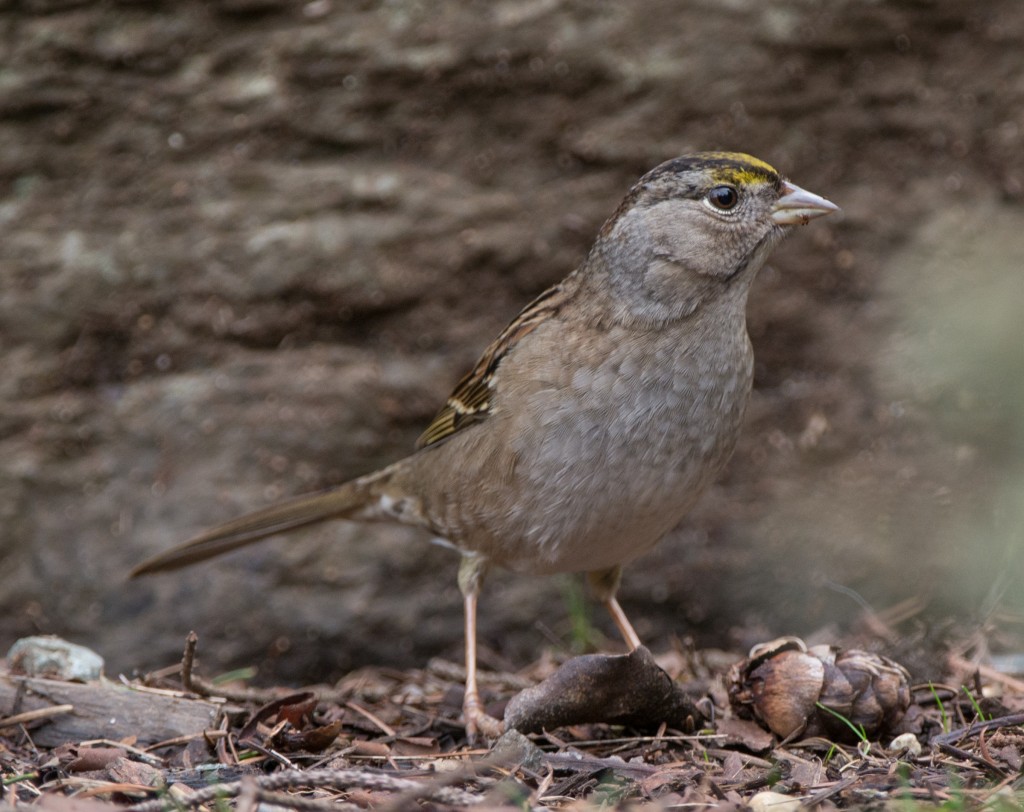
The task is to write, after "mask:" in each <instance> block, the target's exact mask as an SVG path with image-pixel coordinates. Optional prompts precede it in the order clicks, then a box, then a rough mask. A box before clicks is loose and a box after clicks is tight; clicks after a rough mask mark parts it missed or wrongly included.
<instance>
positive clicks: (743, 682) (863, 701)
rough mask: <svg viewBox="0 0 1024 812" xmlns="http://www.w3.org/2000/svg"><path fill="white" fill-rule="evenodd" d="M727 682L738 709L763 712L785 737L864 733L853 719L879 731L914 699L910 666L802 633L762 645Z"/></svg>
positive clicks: (867, 731)
mask: <svg viewBox="0 0 1024 812" xmlns="http://www.w3.org/2000/svg"><path fill="white" fill-rule="evenodd" d="M728 683H729V684H728V688H729V701H730V702H731V704H732V707H733V709H734V710H735V711H736V713H737V715H738V716H741V717H743V718H746V719H749V718H751V717H753V718H755V719H757V720H758V721H759V722H761V723H762V724H763V725H765V726H766V727H767V728H768V729H769V730H771V731H772V732H773V733H775V734H776V735H777V736H779V737H780V738H783V739H786V738H790V737H792V736H797V735H802V736H827V737H829V738H830V739H833V740H835V741H848V742H853V741H857V739H858V738H859V736H858V734H857V733H856V732H854V730H853V729H851V727H850V724H852V725H853V726H854V727H856V728H857V729H858V730H861V731H862V732H863V733H864V735H865V736H867V737H869V738H874V737H877V736H879V735H882V734H884V733H886V732H891V731H892V730H893V729H894V728H895V727H896V725H897V724H898V723H899V721H900V720H901V719H902V718H903V715H904V714H905V713H906V711H907V708H908V707H909V706H910V675H909V674H908V673H907V671H906V669H905V668H903V666H901V665H899V664H898V663H896V662H893V661H892V660H890V659H888V658H887V657H883V656H881V655H879V654H871V653H869V652H867V651H859V650H857V649H850V650H849V651H843V650H842V649H839V648H836V647H834V646H814V647H812V648H810V649H808V648H807V646H806V645H805V644H804V642H803V641H802V640H800V639H799V638H796V637H783V638H779V639H778V640H773V641H772V642H771V643H765V644H762V645H760V646H755V647H754V648H753V649H752V650H751V652H750V656H749V657H748V658H747V659H746V660H743V661H741V662H738V663H736V664H735V665H734V666H733V667H732V668H730V669H729V676H728ZM830 711H831V712H830ZM844 720H847V721H848V722H849V723H850V724H847V721H844Z"/></svg>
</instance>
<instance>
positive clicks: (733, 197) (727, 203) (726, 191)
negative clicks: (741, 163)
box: [708, 186, 740, 211]
mask: <svg viewBox="0 0 1024 812" xmlns="http://www.w3.org/2000/svg"><path fill="white" fill-rule="evenodd" d="M739 200H740V196H739V194H737V192H736V190H735V189H734V188H732V187H731V186H716V187H715V188H714V189H712V190H711V191H710V192H708V202H709V203H710V204H711V205H712V206H714V207H715V208H716V209H721V210H722V211H729V209H733V208H735V207H736V204H737V203H739Z"/></svg>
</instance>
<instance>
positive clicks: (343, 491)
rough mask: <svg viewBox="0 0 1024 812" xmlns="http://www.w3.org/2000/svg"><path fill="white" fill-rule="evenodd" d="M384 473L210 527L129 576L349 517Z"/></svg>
mask: <svg viewBox="0 0 1024 812" xmlns="http://www.w3.org/2000/svg"><path fill="white" fill-rule="evenodd" d="M386 474H387V469H385V471H381V472H378V473H377V474H370V475H369V476H365V477H361V478H360V479H354V480H352V481H351V482H346V483H345V484H344V485H340V486H339V487H337V488H332V489H331V490H328V491H321V492H320V493H312V494H307V495H305V496H297V497H295V498H294V499H288V500H287V501H284V502H280V503H279V504H276V505H272V506H270V507H268V508H264V509H263V510H257V511H255V512H253V513H249V514H246V515H245V516H240V517H239V518H237V519H233V520H232V521H230V522H225V523H224V524H221V525H218V526H217V527H212V528H210V529H209V530H206V531H204V532H202V533H200V534H199V535H198V536H196V537H195V538H192V539H189V540H188V541H186V542H185V543H184V544H181V545H179V546H177V547H172V548H171V549H170V550H166V551H164V552H162V553H159V554H158V555H155V556H153V557H152V558H150V559H147V560H146V561H143V562H142V563H141V564H139V565H138V566H137V567H135V568H134V569H132V571H131V575H130V577H132V578H135V577H137V576H139V575H148V574H149V573H152V572H164V571H166V570H175V569H179V568H181V567H187V566H189V565H190V564H195V563H197V562H199V561H205V560H206V559H208V558H213V557H214V556H218V555H221V554H222V553H227V552H230V551H231V550H235V549H237V548H238V547H244V546H245V545H246V544H252V543H253V542H254V541H259V540H260V539H264V538H266V537H267V536H273V535H276V534H278V533H286V532H288V531H289V530H295V529H297V528H299V527H305V526H307V525H310V524H316V523H318V522H323V521H327V520H328V519H341V518H344V517H346V516H352V515H353V514H356V513H358V512H359V511H360V509H361V508H364V507H367V506H368V504H369V503H370V502H371V501H373V500H375V499H376V498H377V490H376V488H375V487H374V485H376V484H378V483H379V482H380V481H381V480H382V479H386V478H387V477H386Z"/></svg>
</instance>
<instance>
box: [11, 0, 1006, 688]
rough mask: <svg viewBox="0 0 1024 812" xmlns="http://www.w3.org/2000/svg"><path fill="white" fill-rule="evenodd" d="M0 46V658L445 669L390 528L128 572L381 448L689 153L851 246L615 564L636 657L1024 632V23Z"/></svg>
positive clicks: (468, 16) (205, 28)
mask: <svg viewBox="0 0 1024 812" xmlns="http://www.w3.org/2000/svg"><path fill="white" fill-rule="evenodd" d="M0 25H2V30H3V43H4V44H3V50H4V58H3V64H4V72H3V76H4V80H3V81H2V82H0V181H2V190H3V191H2V194H3V198H2V200H0V222H2V223H3V242H2V246H3V248H2V251H0V254H2V269H3V270H2V278H3V282H2V284H3V288H2V298H0V336H2V337H0V368H2V369H3V371H4V374H3V375H2V376H0V399H2V403H3V407H2V409H0V511H2V513H0V516H2V521H0V641H8V642H10V641H13V640H14V639H15V638H17V637H19V636H21V635H24V634H27V633H30V632H34V631H44V632H56V633H60V634H62V635H64V636H66V637H70V638H72V639H74V640H76V641H78V642H82V643H85V644H88V645H91V646H92V647H93V648H95V649H97V650H99V651H100V652H101V653H102V654H104V656H105V657H106V658H107V661H108V670H110V671H111V672H112V673H116V672H117V671H118V670H125V669H132V668H147V667H151V666H154V665H156V664H158V663H163V662H167V661H168V660H170V659H172V658H173V657H174V656H176V652H177V651H178V649H179V648H180V641H181V639H182V638H183V637H184V634H185V632H186V631H187V630H188V629H190V628H196V629H198V630H199V631H200V632H201V634H202V635H203V639H204V641H205V648H204V653H205V657H206V661H207V664H208V666H209V667H210V668H211V669H212V668H227V667H233V666H237V665H249V664H256V665H258V666H259V668H260V669H261V677H262V679H264V680H265V681H269V680H275V679H276V680H286V681H291V682H292V683H300V682H308V681H311V680H315V679H323V680H329V679H332V678H336V677H338V676H339V675H341V674H344V673H345V672H346V671H348V670H349V669H351V668H353V667H356V666H358V665H361V664H366V663H372V664H376V665H381V664H387V663H391V664H398V665H403V666H409V665H421V664H422V663H424V662H426V660H427V659H428V658H429V657H430V656H433V655H437V654H443V655H445V656H448V657H451V658H454V659H457V657H458V651H459V645H460V643H459V640H460V638H461V630H460V620H459V618H460V606H459V601H458V597H457V592H456V590H455V587H454V561H453V560H452V559H451V557H450V555H449V554H448V553H446V552H445V551H443V550H439V549H435V548H432V547H428V546H427V545H425V544H424V543H423V540H422V539H421V538H419V537H418V536H415V535H414V534H412V533H409V532H406V531H403V530H398V529H390V528H383V527H379V528H378V527H374V528H360V527H352V526H337V527H329V528H323V529H319V530H316V531H313V532H310V533H308V534H306V535H305V536H304V537H303V538H302V539H301V540H297V541H296V543H292V544H288V545H287V546H285V545H284V544H283V543H277V544H268V545H265V546H262V547H259V548H257V549H254V550H252V551H251V552H247V553H245V554H242V555H239V556H237V557H235V558H234V559H232V560H230V561H225V562H223V563H218V564H213V565H209V566H205V567H202V568H198V569H196V570H193V571H188V572H187V573H184V574H179V575H175V576H171V577H166V578H162V579H155V580H151V581H146V582H142V583H125V581H124V573H125V572H126V571H127V570H128V569H129V567H130V566H131V565H132V564H133V563H135V562H137V561H138V560H140V559H141V558H142V557H144V556H145V555H147V554H149V553H152V552H154V551H155V550H156V549H158V548H162V547H165V546H167V545H169V544H171V543H173V542H175V541H178V540H181V539H182V538H185V537H187V536H188V535H190V534H191V533H193V532H194V531H196V530H197V529H199V528H201V527H203V526H204V525H207V524H209V523H211V522H213V521H216V520H219V519H224V518H227V517H229V516H231V515H232V514H234V513H236V512H239V511H241V510H244V509H248V508H252V507H255V506H259V505H261V504H264V503H265V502H267V501H269V500H271V499H273V498H276V497H279V496H281V495H284V494H290V493H296V492H300V491H303V490H309V489H312V488H315V487H319V486H322V485H327V484H330V483H334V482H338V481H341V480H344V479H346V478H348V477H350V476H352V475H355V474H358V473H362V472H365V471H367V470H370V469H372V468H373V467H374V466H376V465H379V464H381V463H383V462H385V461H388V460H391V459H394V458H397V457H398V456H399V455H401V454H402V453H403V452H404V451H406V450H407V449H408V448H409V447H410V446H411V443H412V440H413V439H414V437H415V436H416V434H417V433H418V431H419V430H420V428H422V426H423V425H424V423H425V421H426V420H428V419H429V417H430V415H431V414H432V413H433V411H434V409H435V408H436V406H437V404H438V403H439V402H440V401H441V399H442V398H443V397H444V395H445V394H446V393H447V390H448V388H449V387H450V386H451V384H452V383H453V382H454V381H455V380H456V379H457V378H458V377H459V375H460V374H461V372H462V371H463V370H464V369H465V368H466V366H467V365H468V364H470V363H471V362H472V360H473V359H474V357H475V355H476V353H478V352H479V350H480V349H481V348H482V347H483V346H485V345H486V343H487V341H488V340H489V338H490V337H492V336H493V335H494V334H495V332H496V331H497V330H499V329H500V328H501V327H502V326H503V324H504V323H505V322H506V321H507V320H508V318H510V317H511V316H512V315H513V314H514V313H515V311H516V310H517V308H518V307H519V306H520V305H521V304H523V303H524V302H526V301H527V300H528V299H529V298H530V297H531V296H532V295H533V294H534V293H536V292H537V291H538V290H540V289H541V288H543V287H544V286H545V285H547V284H549V283H551V282H553V281H554V280H556V279H558V278H560V277H561V276H563V275H564V274H565V273H566V272H567V271H568V270H569V269H571V268H572V267H573V265H574V263H576V262H577V261H578V260H579V258H580V257H581V255H582V254H583V252H584V251H585V250H586V248H587V246H588V245H589V242H590V240H591V238H592V235H593V234H594V233H595V231H596V229H597V228H598V227H599V225H600V223H601V221H602V219H603V218H604V217H605V216H607V215H608V214H609V213H610V212H611V211H612V210H613V209H614V207H615V205H616V204H617V202H618V200H619V198H620V196H621V195H622V193H623V192H624V190H625V189H626V188H628V186H629V184H630V183H631V182H632V180H633V179H634V178H635V177H636V176H637V175H639V174H640V173H641V172H643V171H644V170H646V169H647V168H649V167H650V166H652V165H654V164H655V163H657V162H659V161H661V160H663V159H665V158H668V157H671V156H674V155H676V154H679V153H682V152H685V151H687V150H691V149H696V148H728V149H740V150H743V151H747V152H751V153H753V154H756V155H759V156H761V157H764V158H765V159H767V160H770V161H771V162H772V163H773V164H775V165H776V166H779V167H781V168H783V170H784V171H785V172H786V173H787V174H789V175H790V176H791V177H792V178H794V180H796V181H797V182H798V183H800V184H802V185H805V186H807V187H808V188H811V189H813V190H814V191H817V192H820V193H822V194H826V195H827V196H828V197H830V198H831V199H833V200H835V201H837V202H838V203H839V204H840V205H842V206H843V208H844V212H845V215H844V218H843V219H842V220H841V221H837V222H833V223H824V222H823V223H821V224H815V228H814V229H808V230H807V231H806V232H801V233H800V234H798V235H796V236H795V237H794V238H793V239H791V240H790V241H789V242H788V243H787V244H786V245H785V246H784V247H783V248H782V249H781V250H780V251H779V252H778V253H777V255H776V256H775V257H774V259H773V261H772V265H771V267H770V268H769V269H766V271H765V272H764V273H763V274H762V277H761V279H760V280H759V282H758V285H757V289H756V290H755V294H754V296H753V300H752V303H751V312H750V322H751V333H752V337H753V340H754V344H755V347H756V351H757V357H758V366H757V381H756V387H757V391H756V394H755V398H754V401H753V404H752V408H751V412H750V419H749V423H748V426H747V428H746V432H745V435H744V439H743V442H742V445H741V448H740V449H739V451H738V453H737V455H736V458H735V460H734V462H733V464H732V466H731V468H730V470H729V472H728V475H727V476H726V477H725V478H724V479H723V481H722V482H721V483H720V484H719V485H717V486H716V487H715V488H714V489H713V490H712V492H711V493H709V494H708V495H707V496H706V497H705V499H704V500H703V502H702V504H701V506H700V508H699V509H698V510H697V511H696V512H695V514H694V515H693V517H692V520H691V521H689V522H687V523H686V524H685V525H684V526H683V527H681V528H680V529H679V530H678V531H677V532H676V533H674V534H673V535H672V537H671V538H670V539H669V540H667V541H666V542H665V544H663V545H662V546H661V547H660V548H659V550H658V551H657V552H656V553H654V554H652V555H651V556H649V557H648V558H646V559H644V560H643V561H642V562H639V563H638V564H637V565H636V566H635V567H634V568H633V569H632V570H631V571H630V572H629V573H627V578H626V583H625V586H624V594H623V601H624V604H625V605H626V607H627V609H628V610H629V611H630V613H631V614H632V615H633V616H634V617H635V618H636V620H637V624H638V627H639V631H640V632H641V634H642V635H643V636H644V638H645V639H646V640H648V641H650V642H651V644H652V646H653V647H654V648H655V649H656V650H657V649H658V647H659V646H660V647H664V646H667V645H669V643H670V641H671V640H672V639H673V638H675V637H682V636H690V635H693V636H696V637H697V639H698V640H699V641H700V642H701V643H702V644H708V643H714V644H715V645H717V646H736V647H739V648H743V647H745V646H746V645H748V644H749V643H750V642H753V641H756V640H758V639H762V638H764V637H765V636H773V635H774V634H776V633H803V634H809V633H813V632H815V631H818V630H820V629H822V628H823V627H825V626H826V625H827V624H833V623H834V624H840V625H841V626H845V625H848V624H850V623H851V622H852V621H853V620H854V619H855V618H857V617H858V616H860V613H861V610H862V606H861V603H862V602H867V603H868V604H870V605H872V606H874V607H875V608H876V609H881V608H884V607H886V606H888V605H890V604H895V603H898V602H900V601H902V600H904V599H906V598H909V597H919V598H921V599H922V601H923V602H924V603H925V604H926V605H927V607H928V608H927V610H926V612H925V613H924V614H922V615H920V616H919V617H920V623H921V628H922V629H923V630H924V631H928V630H929V628H930V625H931V626H933V625H934V624H935V618H943V617H946V616H948V615H951V614H952V615H955V616H957V617H960V618H964V619H966V620H967V621H968V622H977V623H979V624H981V623H984V622H986V621H992V620H993V619H996V620H999V619H1000V618H1002V619H1003V620H1001V621H1000V622H1009V621H1006V620H1005V618H1006V617H1007V616H1008V615H1012V614H1013V613H1015V612H1016V613H1020V612H1021V611H1022V610H1024V603H1022V599H1021V595H1022V594H1024V591H1022V590H1021V589H1020V580H1019V579H1020V573H1021V571H1022V567H1021V558H1020V549H1021V546H1022V545H1021V535H1020V530H1019V527H1020V526H1021V519H1022V518H1024V517H1022V515H1021V510H1020V507H1019V505H1018V502H1019V499H1018V498H1017V496H1016V494H1018V493H1019V489H1020V486H1021V484H1022V483H1024V475H1022V471H1024V466H1022V465H1021V448H1022V438H1024V421H1022V420H1021V413H1020V409H1019V403H1020V397H1019V396H1020V395H1021V385H1020V383H1019V381H1021V380H1024V369H1022V367H1024V359H1022V357H1021V356H1022V354H1021V352H1020V348H1021V346H1024V341H1022V338H1024V336H1022V330H1021V326H1020V321H1019V319H1018V318H1017V317H1016V313H1015V307H1014V306H1013V305H1014V303H1016V302H1019V301H1021V296H1020V294H1021V293H1022V290H1021V282H1020V279H1021V277H1020V273H1019V270H1020V267H1021V261H1022V257H1024V247H1022V240H1024V235H1022V230H1021V229H1020V218H1021V212H1022V200H1024V117H1022V115H1024V114H1022V112H1021V111H1022V110H1024V84H1022V81H1021V76H1022V75H1024V52H1022V50H1021V48H1020V41H1021V38H1022V37H1024V7H1022V6H1021V5H1020V4H1019V3H1016V2H1013V0H1002V2H1000V1H999V0H993V2H989V3H985V4H978V3H976V2H973V0H971V1H970V2H969V1H968V0H952V1H951V2H946V3H942V4H931V3H914V2H902V3H885V4H880V3H868V2H852V1H850V2H839V3H829V4H826V5H820V4H815V3H807V2H801V1H800V0H787V2H783V3H774V4H771V5H766V4H760V3H748V2H736V3H729V4H721V3H712V2H707V3H704V2H700V3H696V4H688V5H686V7H685V8H684V7H680V5H679V4H677V3H673V2H668V1H667V0H665V1H664V2H657V1H655V0H645V2H639V3H630V4H596V5H595V4H590V3H582V2H554V1H553V2H549V1H547V0H537V1H536V2H528V3H521V2H512V1H511V0H510V1H509V2H497V3H486V4H483V3H481V4H475V5H466V4H464V3H461V2H440V3H435V4H429V5H426V4H424V5H419V4H416V3H393V4H382V5H379V6H378V5H376V4H370V3H358V4H356V3H353V4H342V3H332V2H331V0H314V2H310V3H307V4H305V5H298V4H290V3H284V2H278V1H277V0H221V2H211V3H175V4H165V5H160V4H132V3H106V4H83V3H78V2H74V0H66V1H64V0H33V1H32V2H26V3H21V4H10V3H8V4H0ZM435 572H436V575H434V573H435ZM572 595H573V590H572V589H571V587H570V585H569V584H568V582H564V581H560V580H547V581H544V582H541V583H534V582H528V581H526V580H524V579H521V578H513V577H510V576H509V577H506V576H499V577H496V578H495V579H494V582H493V584H491V585H490V587H489V589H488V591H487V593H486V597H485V603H484V607H483V610H482V615H483V616H482V621H481V623H482V638H483V640H484V642H485V644H486V646H487V647H488V649H489V652H488V654H487V659H488V664H489V665H490V666H492V667H496V668H508V667H515V666H520V665H522V664H523V663H527V662H531V661H532V660H533V659H534V657H535V656H536V654H537V651H538V649H539V648H540V647H541V646H542V645H543V644H552V643H554V644H555V645H557V646H561V647H569V646H571V645H572V643H573V641H574V637H573V632H572V628H573V626H572V623H571V621H570V617H569V615H570V606H571V604H572ZM993 612H996V613H997V614H993ZM594 622H595V623H596V624H597V625H598V626H599V627H600V628H601V629H603V630H606V631H608V632H609V633H610V626H609V625H608V624H607V623H606V621H605V619H604V618H602V617H596V618H595V620H594ZM538 624H542V625H541V626H540V628H539V629H538ZM922 633H924V632H922ZM996 645H997V646H998V640H996Z"/></svg>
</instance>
